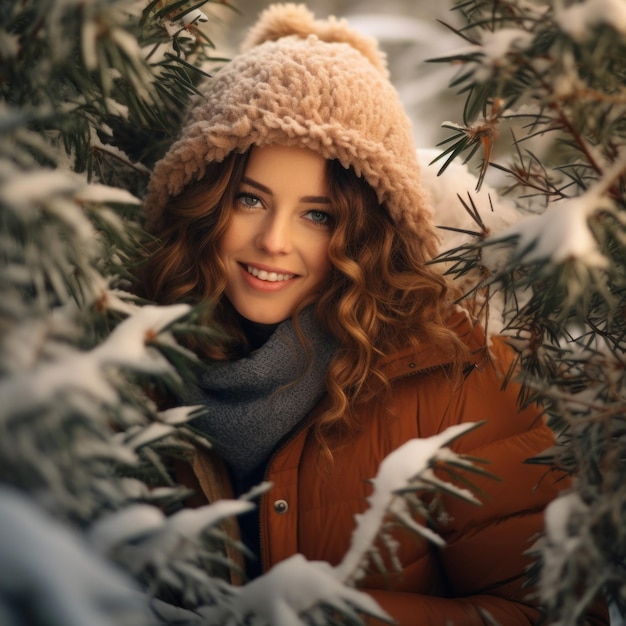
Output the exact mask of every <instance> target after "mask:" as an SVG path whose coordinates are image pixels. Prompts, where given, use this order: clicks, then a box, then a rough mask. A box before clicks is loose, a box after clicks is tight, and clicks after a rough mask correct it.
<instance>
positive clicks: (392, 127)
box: [146, 4, 436, 257]
mask: <svg viewBox="0 0 626 626" xmlns="http://www.w3.org/2000/svg"><path fill="white" fill-rule="evenodd" d="M201 90H202V97H196V98H195V101H194V102H193V104H192V108H191V110H190V112H189V116H188V119H187V121H186V123H185V125H184V127H183V130H182V134H181V136H180V138H179V139H178V140H177V141H176V142H175V143H174V144H173V145H172V146H171V148H170V149H169V151H168V152H167V154H166V155H165V157H164V158H163V159H161V160H160V161H159V162H158V163H157V164H156V166H155V168H154V173H153V176H152V179H151V181H150V184H149V187H148V194H147V196H146V211H147V227H148V228H149V229H151V230H153V231H154V230H156V231H158V229H159V225H160V223H161V220H162V217H163V211H164V210H167V209H166V205H167V203H168V200H169V199H170V198H172V197H174V196H176V195H178V194H180V193H181V191H182V190H183V189H184V187H185V186H186V185H188V184H189V183H190V182H192V181H196V180H198V179H200V178H202V177H203V175H204V173H205V167H206V164H207V163H209V162H213V161H221V160H223V159H224V158H225V157H226V156H227V155H228V154H229V153H230V152H232V151H237V152H245V151H246V150H247V149H248V148H249V147H250V146H251V145H253V144H254V145H257V146H263V145H268V144H282V145H288V146H301V147H307V148H310V149H312V150H315V151H316V152H318V153H319V154H321V155H322V156H323V157H325V158H328V159H337V160H339V161H340V162H341V164H342V165H343V166H344V167H346V168H347V167H349V166H352V167H353V168H354V170H355V171H356V173H357V175H358V176H362V177H364V178H365V179H366V180H367V182H368V183H369V184H370V185H371V186H372V188H373V189H374V190H375V191H376V194H377V196H378V200H379V202H381V203H385V205H386V206H387V207H388V209H389V211H390V213H391V216H392V218H393V219H394V220H395V221H396V223H397V224H399V225H400V226H402V227H410V228H411V229H412V230H414V231H415V232H416V236H418V237H420V238H421V239H422V241H423V244H424V253H425V256H427V257H430V256H432V254H434V252H435V244H436V236H435V234H434V230H433V227H432V225H431V221H430V212H429V210H428V209H427V203H426V200H425V194H424V192H423V190H422V187H421V184H420V179H419V168H418V165H417V158H416V153H415V146H414V144H413V140H412V136H411V128H410V123H409V120H408V117H407V115H406V113H405V112H404V109H403V107H402V104H401V103H400V100H399V98H398V94H397V92H396V90H395V89H394V87H393V86H392V85H391V83H390V81H389V76H388V72H387V66H386V61H385V58H384V56H383V54H382V53H381V52H380V50H379V49H378V46H377V44H376V41H375V40H373V39H371V38H370V37H367V36H365V35H363V34H360V33H357V32H356V31H354V30H351V29H350V28H349V27H348V25H347V23H346V21H345V20H338V19H336V18H333V17H331V18H329V19H328V20H315V19H314V16H313V14H312V13H311V12H310V11H309V10H308V9H307V8H306V7H305V6H304V5H295V4H282V5H272V6H270V7H269V8H268V9H266V10H265V11H264V12H263V13H262V14H261V16H260V18H259V21H258V22H257V23H256V24H255V25H254V26H253V27H252V28H251V29H250V31H249V33H248V36H247V38H246V39H245V41H244V43H243V46H242V52H241V53H240V54H239V55H237V56H236V57H235V58H234V59H233V60H232V61H230V62H229V63H228V64H226V65H225V66H224V67H223V68H222V69H220V71H219V72H218V73H217V74H216V75H215V76H214V77H213V78H210V79H208V80H207V82H206V83H205V84H204V86H203V87H202V89H201Z"/></svg>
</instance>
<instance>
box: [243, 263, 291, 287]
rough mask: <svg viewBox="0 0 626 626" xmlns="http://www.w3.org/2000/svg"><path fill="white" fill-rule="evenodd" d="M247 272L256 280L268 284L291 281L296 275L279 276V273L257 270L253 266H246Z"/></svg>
mask: <svg viewBox="0 0 626 626" xmlns="http://www.w3.org/2000/svg"><path fill="white" fill-rule="evenodd" d="M245 267H246V271H247V272H248V274H252V276H254V277H255V278H258V279H259V280H265V281H267V282H268V283H279V282H282V281H285V280H291V279H292V278H294V276H295V274H279V273H278V272H266V271H265V270H260V269H257V268H256V267H252V266H251V265H246V266H245Z"/></svg>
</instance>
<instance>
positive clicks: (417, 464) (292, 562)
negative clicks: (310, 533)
mask: <svg viewBox="0 0 626 626" xmlns="http://www.w3.org/2000/svg"><path fill="white" fill-rule="evenodd" d="M476 426H477V424H474V423H467V424H459V425H456V426H452V427H450V428H448V429H447V430H445V431H444V432H442V433H440V434H438V435H435V436H433V437H430V438H426V439H412V440H410V441H408V442H406V443H405V444H404V445H402V446H400V447H399V448H398V449H397V450H395V451H394V452H392V453H391V454H390V455H389V456H387V457H386V458H385V459H384V460H383V462H382V463H381V465H380V468H379V471H378V474H377V475H376V477H375V478H374V479H373V481H372V486H373V493H372V494H371V496H370V497H369V498H368V503H369V505H370V508H369V509H368V510H367V511H366V512H365V513H363V514H362V515H358V516H357V518H356V522H357V526H356V529H355V531H354V533H353V535H352V544H351V547H350V549H349V550H348V552H347V553H346V555H345V557H344V559H343V560H342V562H341V563H340V564H339V565H337V566H336V567H332V566H331V565H330V564H328V563H325V562H320V561H307V560H306V559H305V557H304V556H302V555H301V554H296V555H294V556H292V557H291V558H289V559H286V560H284V561H282V562H280V563H278V564H277V565H275V566H274V567H273V568H272V569H271V570H270V571H269V572H267V573H266V574H264V575H263V576H261V577H260V578H257V579H255V580H253V581H251V582H249V583H248V584H246V585H244V586H243V587H238V588H234V589H233V593H232V595H229V596H227V597H225V598H224V599H225V602H223V603H221V604H219V605H216V606H211V607H203V608H201V609H199V610H198V613H199V614H200V615H201V616H202V617H203V618H204V619H205V620H206V622H207V623H211V624H220V625H222V626H236V625H237V624H241V623H246V624H249V625H250V626H270V625H271V626H305V625H309V624H311V623H313V624H326V623H328V622H327V620H326V621H325V618H324V611H325V610H331V611H333V612H335V613H338V614H341V615H343V616H345V617H347V618H349V619H350V623H361V620H360V617H359V614H361V615H370V616H374V617H376V618H377V619H379V620H382V621H386V622H390V623H392V620H391V618H390V617H389V615H387V614H386V613H385V611H383V610H382V609H381V608H380V607H379V606H378V604H377V603H376V602H375V600H374V599H373V598H372V597H371V596H369V595H368V594H366V593H364V592H362V591H359V590H358V589H355V588H354V586H355V583H356V582H357V580H358V579H359V577H360V576H361V575H362V573H363V571H364V568H365V565H366V561H367V559H368V558H369V556H370V555H371V554H372V551H373V550H374V548H373V544H374V541H375V540H376V538H377V537H378V535H379V533H380V531H381V528H383V527H384V524H385V521H386V518H388V517H389V516H392V517H395V519H396V520H397V521H400V522H402V523H404V524H405V525H406V526H408V527H409V528H411V529H412V530H414V531H415V532H417V533H418V534H419V535H421V536H424V537H426V538H427V539H428V540H431V541H433V542H435V543H436V544H437V545H440V546H441V545H443V544H444V541H443V539H441V537H439V536H438V535H437V534H436V533H434V532H433V531H431V530H430V529H427V528H426V527H424V526H422V525H421V524H419V523H418V522H416V521H415V520H414V518H413V516H412V514H411V511H410V510H409V506H408V504H407V502H406V497H405V496H406V492H408V491H410V492H412V493H414V492H415V491H433V488H434V489H437V490H440V489H445V490H446V492H448V493H452V494H454V495H456V496H458V497H460V498H463V499H465V500H468V501H470V502H473V503H476V504H480V502H479V501H478V500H477V499H476V498H475V497H474V495H473V494H472V493H471V492H470V491H469V490H467V489H464V488H460V487H457V486H455V485H452V484H450V483H448V482H445V481H442V480H441V479H439V478H437V477H436V476H435V475H434V471H433V470H434V468H435V467H441V466H442V465H445V464H453V465H455V466H456V467H462V468H464V469H468V470H471V469H472V468H473V467H474V466H473V464H472V463H471V462H470V461H468V460H466V459H464V458H463V457H462V456H459V455H458V454H456V453H454V452H452V451H451V450H450V449H448V448H446V447H445V446H447V445H448V444H450V443H451V442H452V441H453V440H455V439H457V438H458V437H460V436H462V435H463V434H465V433H466V432H468V431H470V430H472V429H473V428H475V427H476ZM326 617H327V616H326Z"/></svg>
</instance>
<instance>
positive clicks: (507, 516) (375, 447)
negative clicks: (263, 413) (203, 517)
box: [193, 316, 608, 626]
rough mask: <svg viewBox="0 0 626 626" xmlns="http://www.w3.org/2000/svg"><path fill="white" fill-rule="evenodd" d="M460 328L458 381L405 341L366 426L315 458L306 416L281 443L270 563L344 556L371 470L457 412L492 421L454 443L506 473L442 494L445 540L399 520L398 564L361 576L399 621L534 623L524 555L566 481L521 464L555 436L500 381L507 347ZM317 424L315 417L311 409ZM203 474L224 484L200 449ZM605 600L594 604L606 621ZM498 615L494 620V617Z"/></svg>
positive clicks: (436, 354)
mask: <svg viewBox="0 0 626 626" xmlns="http://www.w3.org/2000/svg"><path fill="white" fill-rule="evenodd" d="M456 327H457V328H456V331H457V333H458V334H459V335H460V336H462V337H463V339H464V341H466V343H467V344H468V346H469V347H470V350H473V351H474V355H475V356H474V358H475V361H474V363H473V368H472V370H471V372H470V373H469V374H468V375H467V376H465V377H464V379H463V380H461V381H460V382H459V381H458V380H457V381H456V382H452V381H451V380H450V378H449V376H448V371H449V368H448V367H447V366H449V365H450V363H449V358H448V357H447V356H446V355H445V354H442V353H441V352H440V351H438V350H437V349H436V348H434V347H433V346H424V348H423V349H421V350H419V351H417V352H416V351H415V350H407V351H405V352H401V353H398V354H396V355H395V356H394V357H393V358H390V359H388V360H386V363H385V366H384V369H385V371H386V373H387V375H388V376H389V379H390V381H391V385H392V396H391V405H390V406H389V405H387V406H382V404H381V403H376V402H370V403H367V404H366V405H364V406H362V407H361V408H360V409H359V410H360V411H361V413H362V423H363V425H364V426H363V428H362V429H361V430H360V432H358V433H356V434H354V436H353V438H352V439H351V441H350V443H349V444H348V445H346V446H345V447H342V448H340V449H339V450H337V451H336V453H335V459H334V462H333V464H332V465H330V466H325V465H324V464H321V465H320V454H319V453H320V445H319V443H318V442H317V440H316V438H315V436H314V435H313V433H312V431H311V429H310V428H308V427H307V426H304V427H303V428H301V429H300V430H299V431H298V432H297V433H295V434H294V435H293V436H292V437H291V438H290V439H289V440H288V441H287V442H286V443H284V445H282V446H281V447H280V449H279V450H278V451H276V452H275V454H274V455H273V457H272V459H271V460H270V463H269V466H268V469H267V473H266V480H268V481H271V482H272V483H273V487H272V488H271V489H270V491H269V492H267V493H266V494H265V495H264V496H263V498H262V501H261V506H260V529H261V552H262V559H263V569H264V571H266V570H268V569H269V568H270V567H272V566H273V565H274V564H275V563H278V562H279V561H281V560H283V559H286V558H288V557H290V556H292V555H294V554H296V553H301V554H303V555H304V556H305V557H306V558H307V559H310V560H315V561H318V560H323V561H328V562H329V563H331V564H333V565H335V564H337V563H339V562H340V561H341V559H342V557H343V556H344V555H345V553H346V551H347V550H348V548H349V546H350V539H351V533H352V531H353V529H354V527H355V516H356V515H357V514H359V513H362V512H363V511H364V510H365V509H366V508H367V503H366V498H367V497H368V495H369V494H370V484H369V482H368V479H370V478H372V477H374V476H375V475H376V473H377V470H378V466H379V464H380V462H381V461H382V460H383V459H384V458H385V456H387V455H388V454H389V453H390V452H392V451H393V450H395V449H396V448H398V447H399V446H400V445H402V444H403V443H404V442H406V441H407V440H409V439H412V438H415V437H430V436H431V435H435V434H437V433H440V432H441V431H443V430H444V429H446V428H447V427H448V426H452V425H454V424H459V423H461V422H480V421H484V422H485V424H484V425H483V426H481V427H479V428H476V429H474V430H473V431H471V432H469V433H466V434H465V435H463V436H462V437H460V438H459V439H458V440H456V441H455V442H454V443H453V444H452V446H451V447H452V449H454V450H455V451H456V452H459V453H463V454H467V455H471V456H472V457H477V458H480V459H484V460H485V461H487V462H488V466H487V467H486V469H487V470H488V471H489V472H490V473H492V474H495V475H496V476H497V477H499V479H500V480H499V481H498V480H494V479H490V478H487V477H481V478H477V477H476V475H474V474H472V475H470V476H468V478H470V480H471V481H472V483H473V484H474V485H476V486H477V487H479V488H480V489H482V490H483V492H484V494H483V495H482V496H480V498H481V500H482V501H483V504H482V506H476V505H472V504H469V503H465V502H463V501H461V500H460V499H458V498H455V497H452V496H445V497H444V498H443V504H444V508H445V513H446V515H445V519H444V520H443V521H442V520H440V521H439V523H438V525H437V527H436V528H435V530H436V531H437V532H438V533H439V534H440V535H441V536H442V537H443V538H444V539H445V541H446V546H445V547H444V548H437V547H435V546H434V544H432V543H429V542H427V541H426V540H424V539H420V538H418V537H417V536H416V535H414V534H411V533H409V532H408V531H405V530H401V529H399V530H398V532H397V534H396V536H395V538H396V539H397V541H398V542H399V543H398V555H399V557H400V560H401V563H402V571H401V572H398V573H388V574H386V575H382V574H371V575H368V576H366V577H365V578H363V579H362V580H361V581H360V582H359V586H360V587H362V588H363V589H365V590H367V591H368V593H370V594H371V595H372V596H374V597H375V599H376V600H377V601H378V602H379V604H380V605H381V606H382V607H383V608H384V609H385V610H386V611H387V612H388V613H389V614H390V615H391V616H393V617H394V618H395V619H396V620H397V622H398V623H399V624H400V625H401V626H427V625H433V626H444V625H447V624H454V625H455V626H471V625H473V624H493V623H497V624H501V625H502V626H514V625H517V624H525V625H527V624H534V623H537V622H538V620H539V612H538V610H537V609H536V608H535V607H534V606H533V604H532V601H531V600H529V599H528V595H529V593H531V590H529V589H528V588H522V585H523V583H524V580H525V577H524V570H525V568H526V566H527V565H529V563H530V558H529V557H528V556H525V555H524V552H525V551H526V550H528V549H529V548H530V547H531V545H532V543H533V541H534V539H535V538H536V535H537V533H539V532H540V531H541V530H542V527H543V509H544V507H545V506H546V504H547V503H548V502H549V501H550V500H552V499H553V498H554V497H555V496H556V495H557V493H558V491H559V490H560V489H562V488H563V487H564V486H566V485H567V484H568V482H567V481H566V480H563V476H562V475H560V474H558V475H557V474H556V473H554V472H550V471H549V470H548V468H546V467H545V466H541V465H533V464H526V463H525V461H526V460H527V459H529V458H530V457H533V456H535V455H537V454H538V453H540V452H542V451H543V450H545V449H546V448H548V447H550V446H551V445H552V443H553V435H552V432H551V431H550V430H549V429H548V428H547V427H546V426H545V424H544V422H543V420H542V418H541V415H540V413H539V411H538V410H537V409H535V408H528V409H526V410H524V411H521V412H519V411H518V408H517V405H516V400H517V394H518V391H519V388H518V387H517V386H516V385H515V384H513V383H511V384H509V385H508V386H507V387H506V389H505V390H504V391H503V390H502V383H503V373H502V372H503V371H506V369H507V367H508V363H507V362H506V360H507V358H510V357H507V351H506V350H505V349H504V346H503V345H502V344H498V343H497V342H496V345H495V346H494V350H493V351H492V353H491V357H488V356H487V355H486V352H485V350H484V349H481V347H482V346H484V337H483V335H482V332H481V331H480V330H479V329H478V328H477V327H473V326H472V325H471V324H470V323H469V322H468V321H467V320H466V318H465V317H464V316H462V317H461V316H459V317H458V318H456ZM308 423H309V424H310V421H308ZM193 466H194V472H195V476H196V479H197V481H198V483H199V485H200V487H201V489H202V491H203V492H204V495H205V496H206V497H207V498H208V499H209V500H210V501H212V500H214V499H216V498H218V497H224V496H227V495H228V493H229V489H228V486H225V485H224V480H225V477H226V474H225V472H223V471H222V472H220V471H217V472H216V469H215V463H214V462H213V461H212V460H211V459H210V455H207V454H206V453H204V452H201V451H198V452H197V454H196V457H195V460H194V464H193ZM603 611H604V607H603V605H601V604H600V605H599V606H598V608H597V611H594V614H595V613H597V615H593V616H592V615H590V616H589V621H590V623H593V624H608V618H607V617H606V614H605V613H604V612H603ZM489 616H491V619H492V620H493V621H490V617H489Z"/></svg>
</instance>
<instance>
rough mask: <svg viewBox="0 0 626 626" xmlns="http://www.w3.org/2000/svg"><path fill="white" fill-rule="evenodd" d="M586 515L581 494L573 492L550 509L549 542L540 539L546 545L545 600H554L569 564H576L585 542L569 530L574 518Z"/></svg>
mask: <svg viewBox="0 0 626 626" xmlns="http://www.w3.org/2000/svg"><path fill="white" fill-rule="evenodd" d="M586 512H587V505H586V504H585V503H584V502H583V501H582V499H581V497H580V495H579V494H578V493H576V492H573V491H570V492H568V493H565V494H562V495H559V496H558V497H557V498H556V499H555V500H553V501H552V502H550V504H548V506H547V507H546V510H545V513H544V519H545V528H544V533H545V539H542V540H540V541H541V543H543V544H544V546H543V550H542V551H543V567H542V568H541V584H540V586H539V589H540V591H541V593H542V596H543V599H544V600H548V599H550V598H551V597H552V594H553V593H554V589H555V588H557V587H559V584H560V581H561V577H562V575H563V571H564V569H565V567H566V563H568V562H571V561H572V556H571V555H572V553H573V552H575V551H576V550H577V549H578V547H579V546H580V543H581V541H582V538H581V537H580V536H579V535H578V534H576V533H573V532H570V530H569V528H568V527H569V524H570V522H571V519H572V517H574V516H580V515H585V514H586ZM574 560H575V559H574Z"/></svg>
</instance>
